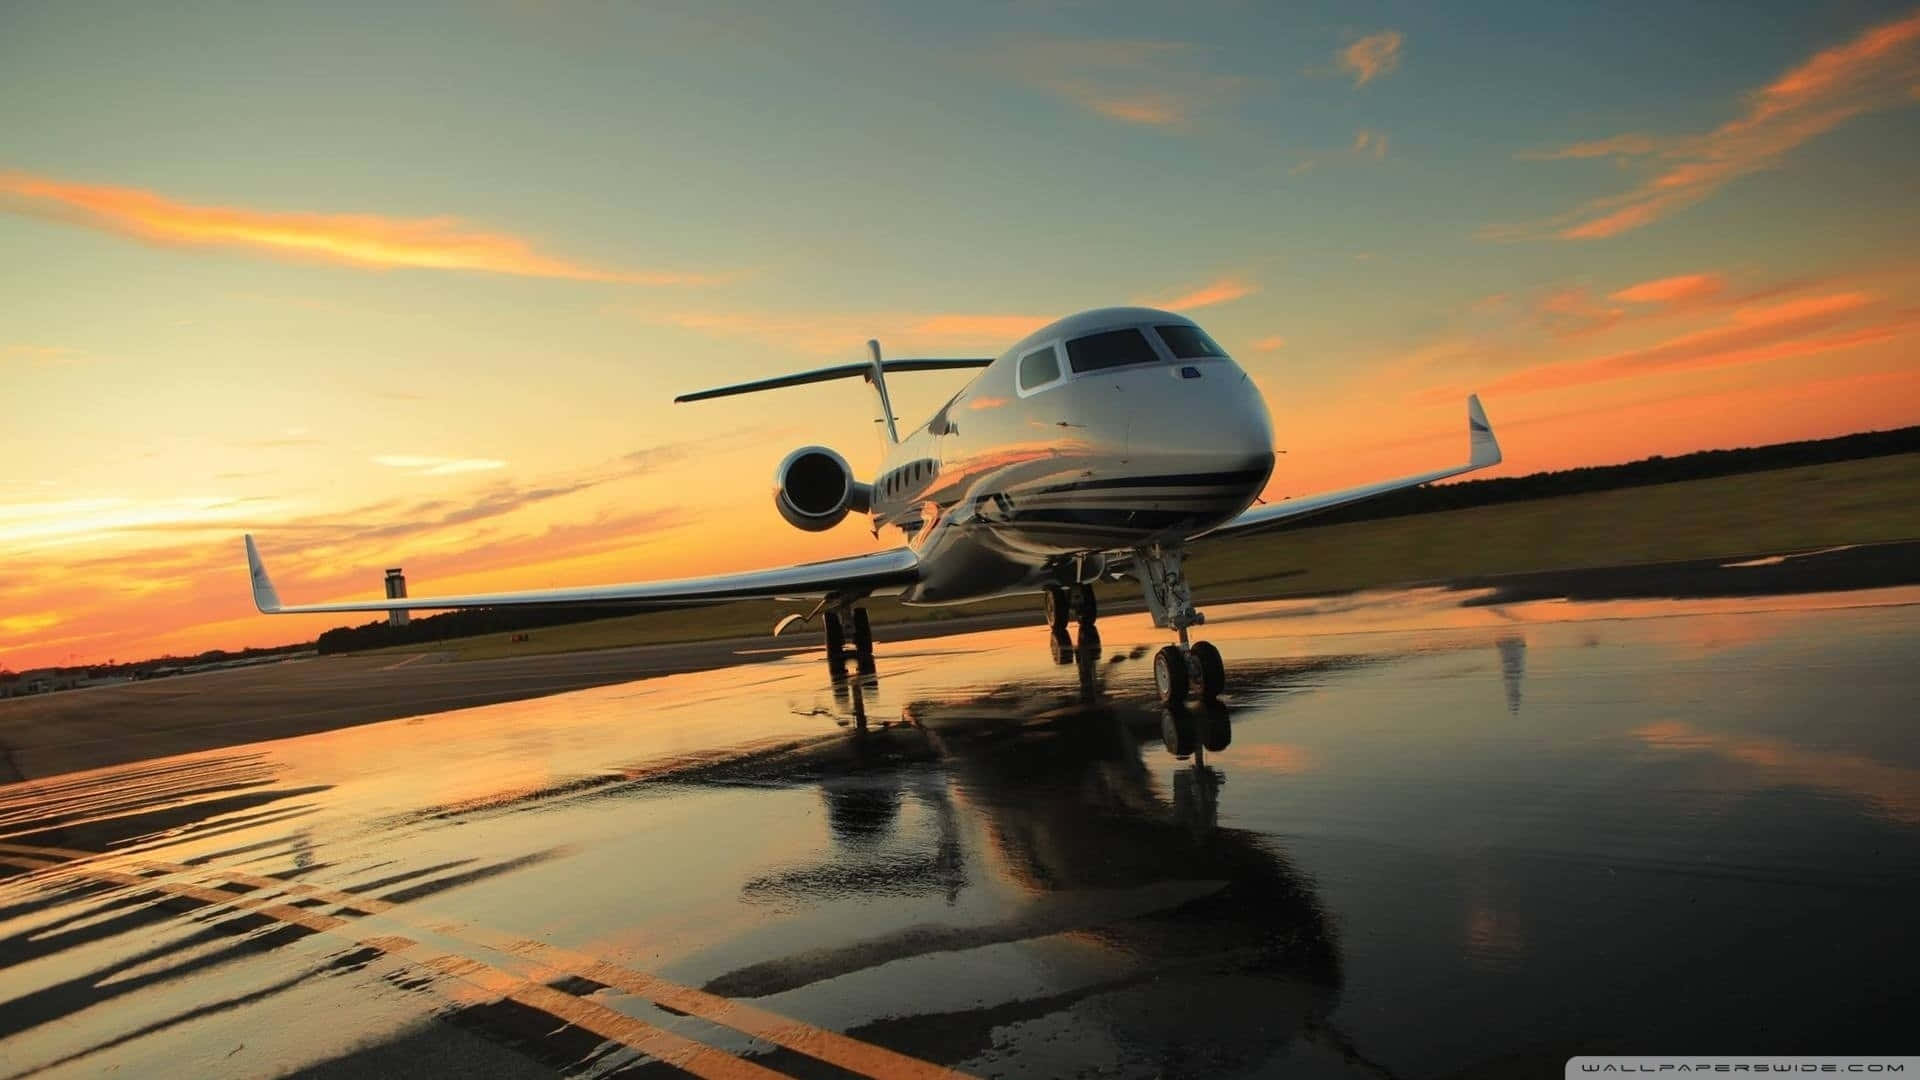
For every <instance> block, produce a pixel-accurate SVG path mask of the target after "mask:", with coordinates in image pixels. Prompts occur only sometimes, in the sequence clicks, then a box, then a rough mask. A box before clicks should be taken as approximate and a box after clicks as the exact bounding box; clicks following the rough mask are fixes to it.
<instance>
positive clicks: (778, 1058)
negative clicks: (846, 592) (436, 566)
mask: <svg viewBox="0 0 1920 1080" xmlns="http://www.w3.org/2000/svg"><path fill="white" fill-rule="evenodd" d="M1463 599H1466V600H1475V599H1478V600H1480V601H1482V602H1479V603H1466V604H1463V603H1462V600H1463ZM1502 601H1503V597H1501V596H1499V595H1497V594H1494V593H1486V594H1482V595H1479V596H1477V597H1476V596H1474V595H1472V594H1466V595H1464V596H1463V594H1461V593H1458V592H1453V591H1448V590H1442V589H1427V590H1415V591H1409V592H1394V593H1367V594H1360V595H1357V596H1352V597H1339V598H1322V599H1315V600H1307V601H1284V602H1269V603H1259V604H1241V605H1234V606H1228V607H1210V608H1209V609H1208V614H1209V622H1208V624H1207V626H1206V627H1205V631H1206V633H1205V636H1206V637H1208V638H1210V639H1211V640H1213V641H1215V642H1216V643H1217V644H1218V645H1219V646H1220V648H1221V650H1222V652H1223V653H1225V654H1226V656H1227V659H1228V664H1229V671H1230V673H1231V677H1232V680H1233V683H1232V691H1231V693H1230V694H1229V699H1228V701H1227V703H1226V707H1225V708H1224V709H1220V710H1214V711H1205V710H1196V711H1194V712H1192V713H1188V714H1183V715H1175V714H1169V713H1166V712H1164V711H1163V710H1160V709H1159V708H1157V707H1156V706H1154V704H1153V703H1152V690H1151V671H1150V666H1151V665H1150V660H1151V652H1150V650H1151V648H1152V647H1155V646H1157V645H1158V644H1160V643H1161V640H1162V638H1161V634H1160V633H1159V632H1157V631H1154V630H1153V629H1152V628H1151V627H1150V626H1149V625H1148V624H1147V621H1146V619H1145V618H1144V616H1140V615H1123V616H1119V617H1112V618H1108V619H1105V620H1103V622H1102V626H1101V635H1100V637H1101V640H1100V641H1099V642H1098V643H1097V645H1096V644H1094V643H1091V642H1083V643H1074V644H1071V645H1069V646H1068V647H1066V648H1064V649H1060V648H1055V647H1053V646H1051V645H1050V643H1049V641H1048V639H1047V637H1046V634H1045V632H1044V631H1043V630H1042V629H1040V628H1037V627H1025V626H1023V627H1014V628H1005V629H995V630H986V631H980V632H974V633H967V634H961V635H956V636H949V637H941V638H929V639H922V640H916V641H899V642H891V643H882V644H881V645H880V646H879V648H878V650H877V651H878V657H877V660H878V663H877V675H876V676H874V677H871V678H858V679H854V680H852V681H849V682H843V683H834V682H832V681H830V680H829V679H828V677H827V672H826V667H825V665H824V663H822V661H821V658H820V655H819V652H818V648H817V646H815V647H813V648H811V649H808V650H805V651H800V652H790V651H785V650H783V651H778V652H771V651H770V652H764V653H761V652H755V653H753V654H751V656H750V657H736V658H735V659H747V658H750V659H755V660H758V661H759V662H756V663H748V664H737V663H736V664H734V665H733V666H727V667H721V668H717V669H713V670H700V671H681V672H679V673H672V674H661V675H658V676H656V677H652V678H645V679H640V680H639V681H626V682H617V683H612V684H609V685H600V686H594V687H589V688H586V689H579V690H573V691H571V692H566V693H560V694H557V695H553V696H547V697H539V698H532V699H528V700H517V701H505V702H494V703H484V704H474V705H473V707H468V708H460V709H456V710H453V711H435V712H429V713H427V714H426V715H415V716H410V717H405V718H399V719H392V720H387V721H384V722H377V723H367V724H363V725H361V726H356V727H346V728H339V729H337V730H324V731H323V730H315V731H313V732H312V733H309V734H302V735H299V736H297V737H292V738H282V739H276V740H272V741H264V742H244V741H239V742H237V743H236V744H234V745H224V746H220V747H218V748H210V749H204V750H201V751H199V752H196V753H190V754H184V755H176V756H170V757H157V758H156V757H151V756H147V757H145V758H144V759H143V760H132V757H134V756H139V755H138V754H137V751H123V752H122V754H123V756H125V757H126V760H123V761H122V762H121V763H119V764H114V765H111V766H108V767H105V768H99V769H93V770H90V771H84V772H71V773H64V774H61V775H54V776H46V777H44V778H41V779H33V780H28V781H26V782H24V783H16V784H12V785H8V786H5V787H0V873H4V874H7V875H8V876H5V877H0V1074H4V1075H6V1076H18V1075H28V1074H32V1075H48V1076H95V1075H101V1074H105V1073H108V1072H112V1071H115V1070H119V1071H123V1072H135V1071H137V1072H140V1073H147V1072H152V1071H155V1070H163V1071H165V1072H167V1073H170V1074H180V1075H204V1076H269V1075H298V1076H316V1077H357V1076H370V1075H389V1074H394V1073H404V1074H410V1075H411V1074H419V1073H423V1072H428V1073H435V1074H444V1073H460V1074H483V1075H504V1076H546V1075H553V1074H555V1073H564V1074H567V1075H573V1076H605V1075H612V1074H616V1073H618V1074H622V1075H627V1074H643V1075H653V1074H659V1075H671V1074H674V1073H675V1071H676V1070H677V1071H684V1072H689V1073H693V1074H695V1075H701V1076H726V1077H735V1076H767V1075H797V1076H820V1077H827V1076H847V1075H862V1076H942V1075H952V1074H954V1073H959V1074H965V1075H975V1076H1017V1077H1051V1076H1066V1075H1102V1076H1129V1077H1130V1076H1140V1077H1149V1076H1233V1075H1285V1076H1290V1077H1451V1076H1532V1075H1541V1074H1542V1073H1543V1072H1546V1073H1557V1070H1559V1068H1560V1066H1561V1063H1562V1062H1563V1061H1564V1059H1565V1058H1566V1057H1567V1056H1569V1055H1571V1054H1574V1053H1578V1052H1609V1051H1612V1052H1628V1051H1633V1052H1649V1053H1733V1052H1739V1053H1848V1054H1865V1053H1890V1052H1898V1051H1902V1050H1911V1047H1912V1042H1911V1034H1910V1022H1911V1018H1912V1016H1913V1015H1914V1014H1915V1011H1916V1006H1920V989H1917V987H1920V982H1917V981H1916V980H1915V979H1914V977H1913V974H1912V973H1913V971H1914V970H1915V969H1916V961H1920V945H1915V944H1913V943H1912V941H1913V940H1914V939H1913V936H1912V935H1911V934H1910V933H1909V931H1910V928H1911V922H1912V913H1913V912H1914V911H1916V910H1920V741H1916V740H1915V739H1914V737H1913V729H1912V713H1913V702H1914V701H1915V700H1916V699H1920V588H1916V587H1903V588H1891V589H1869V590H1860V591H1854V592H1847V593H1823V594H1811V595H1795V596H1749V597H1727V598H1721V599H1704V600H1647V599H1634V600H1613V601H1598V602H1567V601H1525V602H1514V603H1507V602H1502ZM730 648H731V650H732V651H733V652H738V651H740V649H741V647H740V646H733V647H730ZM599 662H600V663H603V664H604V663H605V662H606V661H605V659H604V658H603V659H602V660H601V661H599ZM580 663H582V664H588V663H591V662H590V661H585V660H583V661H580ZM422 666H424V665H422V664H420V663H415V664H413V665H411V666H410V667H408V668H403V669H398V670H395V671H390V672H383V673H381V674H378V675H375V674H372V670H373V669H369V671H368V672H362V673H361V675H362V676H363V677H365V678H367V679H369V680H372V682H371V685H373V686H376V687H377V686H379V685H382V684H381V683H380V682H379V680H381V679H388V678H392V679H398V678H399V677H400V676H402V675H405V674H406V673H407V672H409V671H416V672H417V670H418V669H419V668H420V667H422ZM440 666H441V667H443V668H445V669H446V670H444V671H441V672H439V673H437V675H436V678H438V679H440V680H441V681H442V682H443V684H444V685H446V686H447V687H449V688H450V689H449V691H448V692H449V693H455V694H472V693H475V692H476V691H475V688H476V687H479V686H483V685H484V680H479V681H476V682H475V683H474V684H472V685H462V680H461V679H460V678H459V677H458V669H460V668H471V669H473V673H474V674H475V675H476V676H481V675H484V674H486V669H484V668H482V667H481V666H480V665H454V664H448V665H440ZM669 666H670V665H669ZM315 670H320V669H317V668H316V669H315ZM333 670H335V671H341V672H344V671H345V670H346V669H344V668H336V669H333ZM356 670H357V669H356ZM493 670H494V671H496V672H497V671H498V670H500V669H493ZM341 677H343V678H344V677H346V676H345V675H342V676H341ZM184 683H185V681H184V680H183V681H182V685H184ZM152 685H160V684H152ZM77 696H78V695H76V697H77ZM249 700H253V701H255V702H256V703H257V704H255V705H254V706H252V707H254V708H257V709H259V710H260V715H259V716H257V717H253V718H251V719H253V720H257V721H258V723H259V725H260V729H261V730H268V729H273V725H274V724H275V723H277V722H279V720H278V719H277V718H276V715H274V714H273V711H274V710H298V709H299V708H300V707H301V706H300V701H299V699H298V695H297V694H288V693H282V692H278V691H276V692H274V693H267V692H266V691H265V690H262V691H261V692H260V695H259V696H258V697H257V698H256V699H249ZM458 700H460V701H462V702H465V701H468V700H472V699H471V698H460V699H458ZM175 715H176V716H183V715H185V714H175ZM242 719H247V718H244V717H243V718H242ZM168 726H169V725H168V724H161V725H159V726H158V727H157V728H154V729H149V730H150V731H151V730H164V729H166V728H167V727H168ZM238 734H243V732H240V733H236V731H234V730H232V729H229V730H227V731H226V732H225V735H224V736H223V737H222V739H221V740H220V741H225V742H229V743H235V742H236V739H237V737H238ZM142 737H151V738H160V736H152V735H143V736H142ZM88 738H90V739H98V740H104V742H105V744H107V745H111V744H112V742H113V733H112V732H111V731H107V730H99V731H94V732H91V733H89V735H88ZM46 745H47V746H48V747H54V746H55V745H56V743H53V742H49V743H48V744H46ZM61 745H65V744H61ZM45 752H46V753H49V754H51V753H53V750H51V749H49V750H46V751H45ZM62 752H65V753H69V754H76V753H79V751H77V750H73V749H71V748H69V749H68V750H66V751H62ZM102 753H109V752H108V751H102ZM42 760H43V761H51V760H53V759H52V758H50V757H49V758H45V759H42ZM29 775H33V773H32V772H31V771H29Z"/></svg>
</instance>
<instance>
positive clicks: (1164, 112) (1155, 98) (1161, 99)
mask: <svg viewBox="0 0 1920 1080" xmlns="http://www.w3.org/2000/svg"><path fill="white" fill-rule="evenodd" d="M1045 85H1046V86H1048V87H1049V88H1050V89H1052V90H1054V91H1055V92H1057V93H1058V94H1059V95H1060V96H1061V97H1064V98H1066V99H1067V100H1068V101H1071V102H1073V103H1074V104H1076V105H1079V106H1081V107H1083V108H1086V109H1091V110H1092V111H1094V112H1096V113H1099V114H1100V115H1101V116H1104V117H1106V118H1108V119H1109V120H1120V121H1123V122H1125V123H1129V124H1141V125H1144V126H1147V127H1161V128H1173V127H1179V126H1181V125H1183V124H1185V123H1186V122H1187V119H1188V118H1189V116H1190V115H1191V114H1192V111H1193V107H1194V103H1193V102H1191V101H1185V100H1182V99H1180V98H1177V97H1174V96H1172V95H1170V94H1165V93H1156V92H1153V91H1136V92H1132V93H1127V92H1124V91H1118V90H1113V89H1110V88H1106V87H1102V86H1098V85H1096V84H1093V83H1086V82H1074V81H1062V82H1050V83H1047V84H1045Z"/></svg>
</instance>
